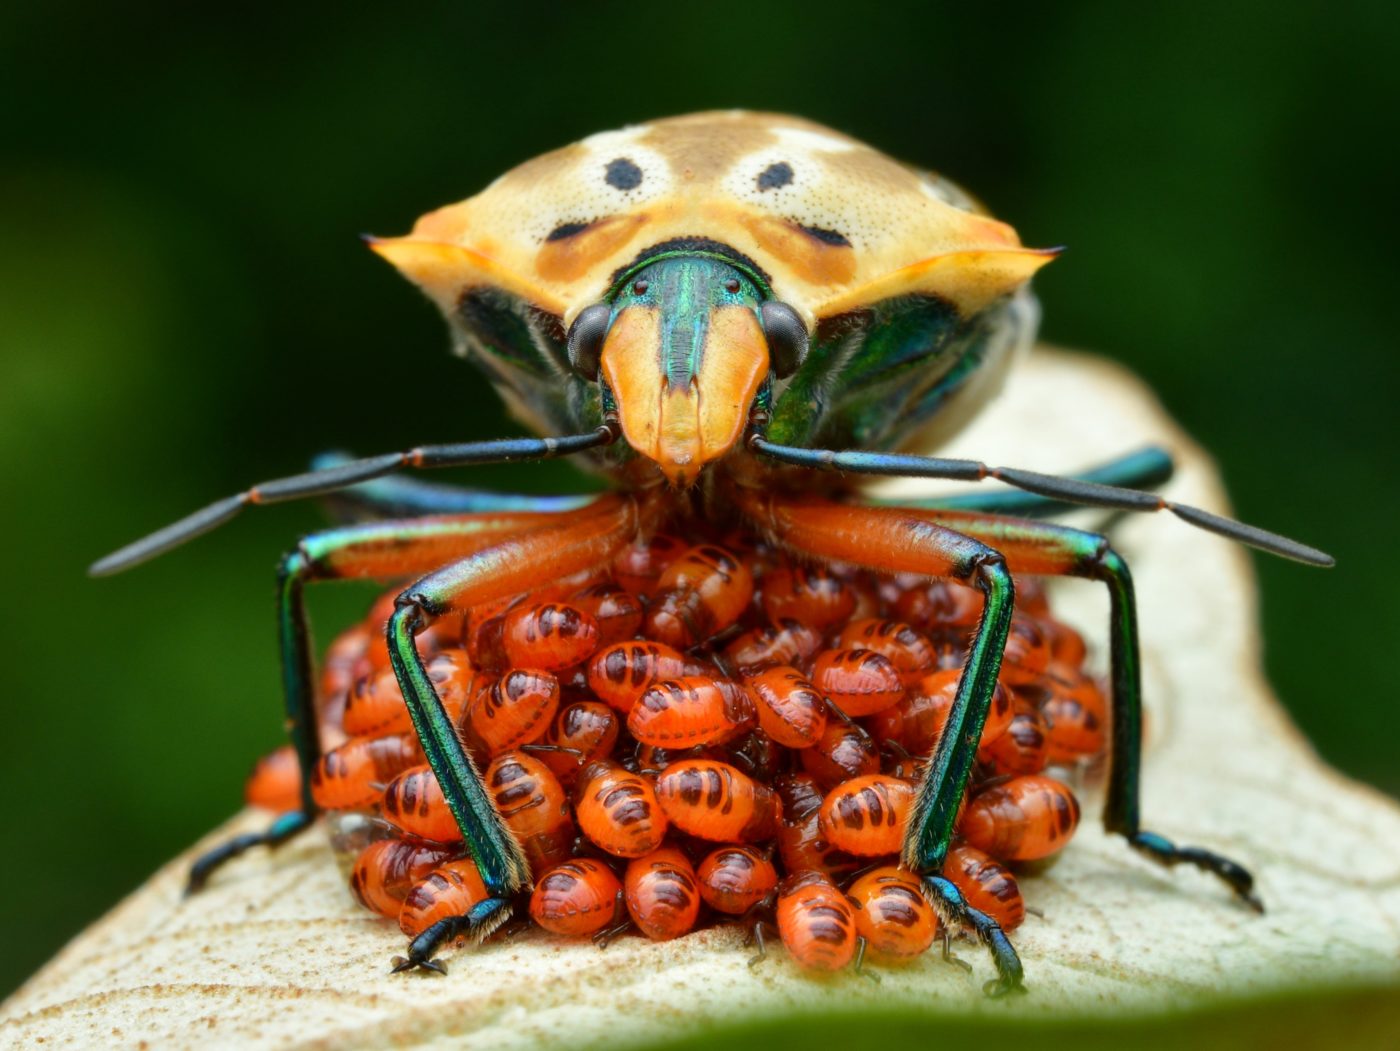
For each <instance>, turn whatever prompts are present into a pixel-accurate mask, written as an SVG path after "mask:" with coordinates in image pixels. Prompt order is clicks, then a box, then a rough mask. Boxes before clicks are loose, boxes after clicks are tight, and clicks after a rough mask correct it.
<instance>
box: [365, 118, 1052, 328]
mask: <svg viewBox="0 0 1400 1051" xmlns="http://www.w3.org/2000/svg"><path fill="white" fill-rule="evenodd" d="M701 232H703V233H704V235H705V236H706V237H708V238H711V239H714V240H718V241H722V242H724V243H725V244H727V245H729V246H731V247H732V248H734V249H737V250H738V251H739V252H742V253H743V254H744V255H746V256H748V257H749V258H750V259H752V260H754V261H755V262H756V264H757V265H758V266H759V267H760V268H761V269H762V270H763V271H764V273H765V274H766V275H767V276H768V278H769V280H770V281H771V283H772V287H773V291H774V294H775V295H776V296H777V298H778V299H779V300H781V301H783V302H785V303H788V304H790V305H791V306H793V307H794V308H795V309H796V310H797V311H798V312H799V313H801V314H802V315H803V317H804V319H805V320H806V321H807V323H808V324H809V325H810V324H811V323H812V322H813V321H814V320H815V319H816V318H819V317H826V316H828V315H833V314H838V313H841V312H843V311H846V310H851V309H855V308H858V307H861V306H867V305H869V304H870V303H873V302H875V301H877V300H880V299H886V298H889V297H890V296H894V295H902V294H906V293H912V292H928V293H934V294H937V295H940V296H943V297H945V298H947V299H949V300H951V301H953V302H954V303H956V304H957V305H958V306H959V307H961V308H962V309H963V310H964V312H965V313H968V314H971V313H974V312H976V311H977V310H979V309H980V308H981V307H983V306H985V305H986V304H987V303H989V302H991V301H992V300H994V299H996V298H998V297H1000V296H1003V295H1005V294H1007V293H1009V292H1012V291H1014V290H1015V289H1017V288H1019V287H1020V286H1021V285H1022V284H1023V283H1024V282H1025V281H1026V279H1027V278H1029V277H1030V276H1031V274H1033V273H1034V272H1035V271H1036V270H1037V269H1039V268H1040V267H1041V266H1043V265H1044V264H1045V263H1047V262H1048V261H1049V260H1050V259H1051V258H1053V255H1054V253H1053V252H1042V251H1035V250H1031V249H1027V248H1023V247H1022V246H1021V242H1020V240H1019V239H1018V238H1017V236H1016V232H1015V231H1014V230H1013V229H1012V228H1011V227H1009V226H1007V225H1006V224H1005V223H1002V222H998V221H997V220H995V219H993V218H991V217H990V216H988V215H987V214H986V213H985V212H984V211H983V210H982V209H981V208H980V207H979V206H977V204H976V203H975V202H974V201H973V200H972V198H970V197H969V196H968V195H967V194H966V193H964V192H963V191H962V190H960V189H959V188H958V187H956V186H955V185H953V184H952V183H951V182H949V181H948V180H947V179H944V178H942V177H940V176H938V175H934V174H932V173H928V172H921V171H918V170H916V169H913V168H910V167H907V166H906V165H904V164H901V163H900V162H898V161H896V160H893V159H892V158H890V157H887V156H885V155H884V154H883V153H880V152H879V151H878V150H875V149H872V148H871V147H869V146H867V145H865V144H864V143H861V142H858V141H857V140H855V139H852V138H850V137H849V136H846V135H842V134H841V133H840V132H836V131H832V130H831V129H830V128H824V127H822V126H821V125H820V124H814V123H812V122H811V121H808V120H803V119H801V118H800V117H789V116H784V115H782V114H776V113H750V112H746V111H743V110H730V111H724V112H712V113H693V114H689V115H687V116H684V117H672V118H669V119H666V120H656V121H650V122H648V123H645V124H637V125H633V126H631V127H627V128H621V129H619V130H617V131H604V132H599V133H598V134H596V135H590V136H589V137H588V138H586V139H583V140H581V141H580V142H576V143H573V144H572V145H569V146H565V147H563V148H562V149H557V150H554V151H552V152H550V153H546V154H544V155H542V156H540V157H536V158H534V159H533V160H529V161H526V162H525V163H524V164H521V165H519V166H517V167H515V168H513V169H511V170H510V171H508V172H506V173H505V174H504V175H502V176H501V177H500V178H499V179H497V180H496V181H495V182H493V183H491V185H490V186H488V187H486V189H484V190H482V191H481V192H480V193H478V194H476V195H475V196H473V197H469V198H467V199H466V200H464V201H460V202H458V203H456V204H450V205H447V206H445V207H443V208H439V209H437V210H436V211H433V212H429V213H428V214H427V215H425V216H423V217H422V218H421V219H419V220H418V222H417V223H416V224H415V225H414V227H413V231H412V232H411V233H410V234H408V235H407V236H405V237H394V238H382V239H377V240H375V241H373V242H372V244H373V247H374V249H375V251H377V252H379V253H380V254H381V255H383V256H384V257H385V258H387V259H388V260H389V261H390V262H392V263H393V264H394V265H395V266H397V267H399V269H400V270H402V271H403V272H404V273H405V274H407V275H408V277H409V278H411V279H412V280H413V281H415V282H417V283H418V284H419V285H420V286H421V287H422V288H423V290H424V291H425V292H427V293H428V295H429V296H431V297H432V298H433V299H434V300H436V301H437V303H438V304H439V305H440V306H441V307H443V308H444V310H446V311H448V312H449V314H450V312H451V310H452V308H453V307H454V306H455V304H456V303H457V301H458V299H459V297H460V296H461V295H462V293H463V292H464V291H465V290H467V289H469V288H473V287H477V286H481V285H485V286H489V287H493V288H501V289H504V290H506V291H508V292H511V293H514V294H516V295H519V296H521V297H522V298H524V299H525V300H526V301H528V302H530V303H533V304H534V305H535V306H537V307H539V308H540V309H542V310H544V311H546V312H548V313H552V314H558V315H561V316H562V317H563V318H564V322H565V324H568V323H570V322H572V320H573V318H574V316H575V314H576V313H577V312H578V311H579V310H581V309H583V307H585V306H587V305H588V304H589V303H594V302H597V301H598V300H599V299H600V298H601V297H602V294H603V292H604V291H605V290H606V289H607V288H608V286H609V284H610V283H611V282H612V280H613V278H614V275H615V274H616V272H617V271H618V269H619V268H621V267H624V266H626V265H627V264H629V263H630V262H632V261H633V260H634V259H636V258H637V257H638V255H639V254H641V253H642V252H645V251H647V250H649V249H651V248H653V247H655V246H657V245H662V244H667V243H670V242H672V241H675V240H677V239H685V238H693V237H695V236H697V234H698V233H701Z"/></svg>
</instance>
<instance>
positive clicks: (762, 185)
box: [758, 161, 792, 190]
mask: <svg viewBox="0 0 1400 1051" xmlns="http://www.w3.org/2000/svg"><path fill="white" fill-rule="evenodd" d="M790 182H792V165H790V164H789V163H788V162H787V161H776V162H775V163H773V164H770V165H768V167H766V168H764V169H763V171H761V172H759V173H758V188H759V189H760V190H777V189H781V188H782V187H784V186H786V185H787V184H788V183H790Z"/></svg>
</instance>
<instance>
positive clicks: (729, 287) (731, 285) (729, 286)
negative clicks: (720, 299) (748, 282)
mask: <svg viewBox="0 0 1400 1051" xmlns="http://www.w3.org/2000/svg"><path fill="white" fill-rule="evenodd" d="M724 290H725V291H726V292H737V291H739V279H738V278H737V277H731V278H730V279H729V280H728V281H726V282H725V283H724Z"/></svg>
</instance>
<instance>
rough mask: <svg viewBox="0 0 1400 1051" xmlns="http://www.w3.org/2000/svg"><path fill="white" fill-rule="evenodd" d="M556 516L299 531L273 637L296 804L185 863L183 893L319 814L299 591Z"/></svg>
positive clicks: (315, 734) (417, 565)
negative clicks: (296, 781)
mask: <svg viewBox="0 0 1400 1051" xmlns="http://www.w3.org/2000/svg"><path fill="white" fill-rule="evenodd" d="M553 521H557V518H556V516H552V515H546V514H526V513H517V514H480V515H455V516H451V517H439V518H434V519H410V520H405V521H387V522H376V523H373V524H369V525H358V526H345V527H342V528H338V529H327V530H323V531H321V532H319V533H312V534H311V535H310V536H307V537H304V538H303V539H302V540H301V541H300V542H299V543H298V544H297V546H296V547H295V548H293V549H292V550H291V551H290V552H288V553H287V554H286V555H284V556H283V558H282V561H281V564H280V566H279V567H278V572H277V639H278V644H279V646H280V648H281V653H282V698H283V704H284V706H285V710H286V722H287V732H288V735H289V736H290V737H291V739H292V745H293V748H294V749H295V750H296V754H297V764H298V766H299V768H300V771H301V806H300V807H299V808H298V809H296V810H291V811H288V812H287V813H285V814H282V815H280V816H279V817H278V818H277V819H276V820H275V821H273V823H272V824H271V825H270V826H269V827H268V828H267V829H266V830H265V831H263V832H253V833H248V834H245V835H241V836H235V837H234V838H232V839H230V840H228V841H227V842H226V843H221V844H220V845H219V846H217V847H215V848H213V849H212V850H210V851H208V852H207V853H205V854H203V855H201V856H200V857H199V858H198V859H196V860H195V863H194V864H193V865H192V866H191V867H190V875H189V881H188V883H187V885H186V893H193V892H195V891H198V890H199V889H200V888H201V887H203V886H204V884H205V883H206V882H208V880H209V877H210V876H211V875H212V874H213V873H214V871H215V870H216V869H218V868H219V867H220V866H221V865H223V864H224V863H226V862H228V861H230V860H232V859H233V858H235V857H237V856H238V855H240V854H242V853H244V852H245V851H248V850H251V849H252V848H254V847H258V846H269V847H275V846H278V845H279V844H282V843H285V842H286V841H287V840H289V839H291V838H292V837H294V836H295V835H296V834H297V833H299V832H301V831H302V830H303V829H305V828H308V827H309V826H310V825H311V823H312V822H313V821H314V820H315V817H316V811H317V808H316V803H315V800H313V799H312V798H311V772H312V770H314V769H315V767H316V763H317V761H318V760H319V759H320V758H321V737H320V732H319V728H318V713H317V710H316V688H315V676H314V673H313V666H314V665H313V661H312V655H311V633H310V630H309V628H308V625H307V619H306V606H305V601H304V596H303V591H304V589H305V586H306V584H308V583H311V582H315V581H320V580H347V579H373V578H393V577H396V576H405V575H408V574H411V573H422V572H425V571H427V570H429V569H431V568H433V567H435V566H439V565H442V564H443V563H444V562H448V561H451V560H452V559H454V558H460V557H462V556H463V555H466V554H469V553H470V552H472V551H474V550H477V549H479V548H482V547H485V546H487V545H489V544H492V543H495V542H497V541H499V540H500V539H501V538H503V537H506V536H510V535H512V534H515V533H520V532H522V531H525V530H529V529H533V528H537V527H540V526H542V525H547V524H549V523H550V522H553Z"/></svg>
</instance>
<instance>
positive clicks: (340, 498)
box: [311, 452, 594, 522]
mask: <svg viewBox="0 0 1400 1051" xmlns="http://www.w3.org/2000/svg"><path fill="white" fill-rule="evenodd" d="M353 462H354V457H352V456H350V455H349V454H348V453H340V452H330V453H322V454H321V455H320V456H317V457H316V458H315V459H314V460H312V461H311V469H312V470H313V471H325V470H330V469H332V468H339V467H343V466H345V465H346V464H348V463H353ZM593 499H594V497H593V496H589V495H581V496H537V495H534V494H532V493H498V492H494V491H492V490H490V489H468V488H465V487H463V486H457V485H446V484H444V483H441V482H428V481H424V480H422V479H420V478H410V477H409V476H408V475H405V474H391V475H386V476H385V477H383V478H376V479H373V480H372V481H368V482H361V483H360V484H359V485H352V486H351V487H350V488H348V489H341V490H339V491H338V492H335V493H332V494H330V495H329V496H327V497H326V498H325V501H326V503H327V504H329V505H330V506H331V507H332V508H333V509H334V510H335V512H336V517H338V518H340V519H342V520H344V521H347V522H358V521H366V520H374V519H383V518H413V517H415V516H418V515H467V514H482V513H487V512H495V513H499V512H502V511H549V512H554V511H572V510H575V509H576V508H579V507H583V506H584V505H585V504H587V503H588V502H589V501H591V500H593Z"/></svg>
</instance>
